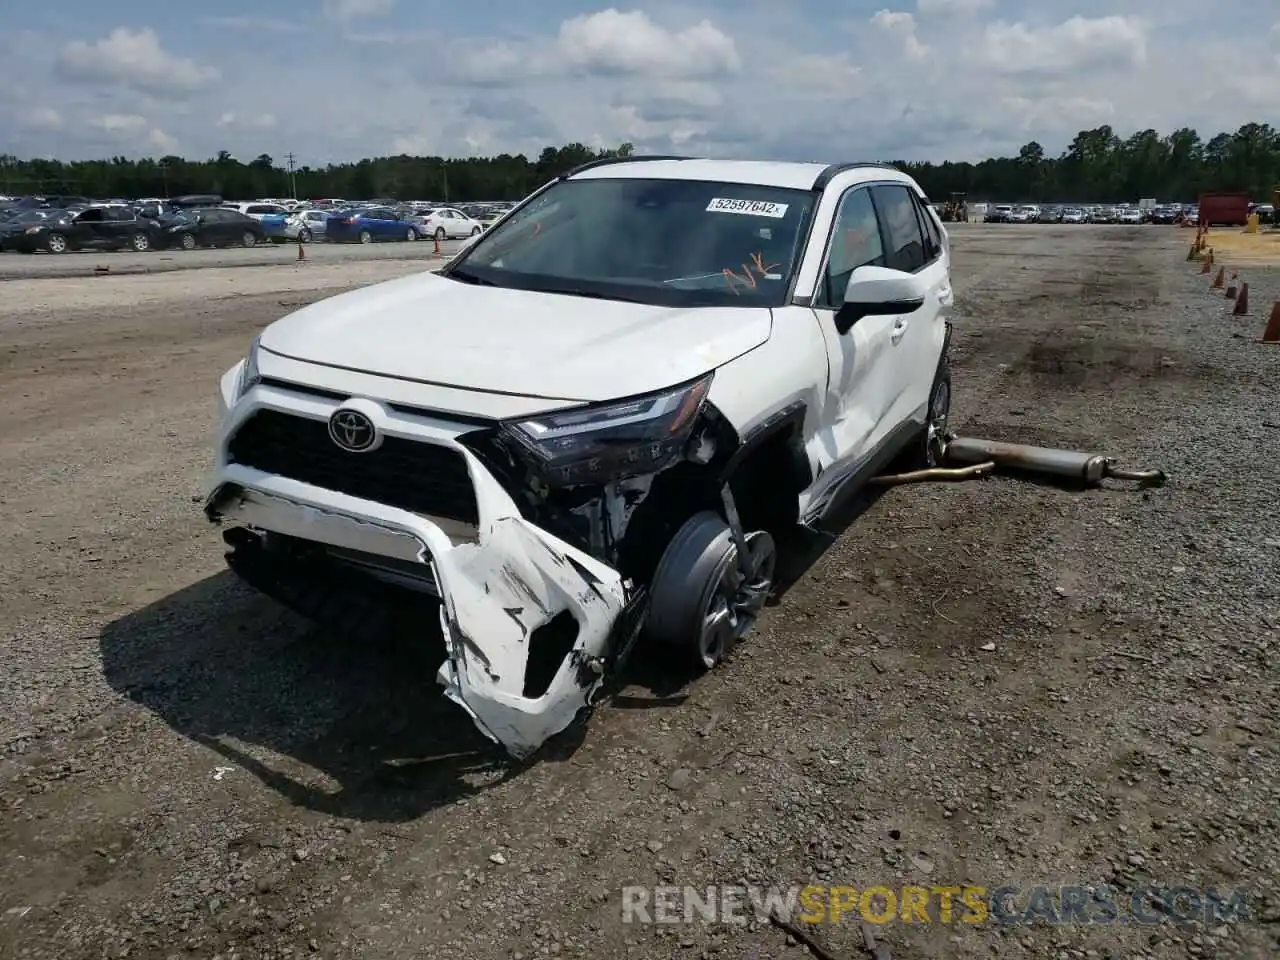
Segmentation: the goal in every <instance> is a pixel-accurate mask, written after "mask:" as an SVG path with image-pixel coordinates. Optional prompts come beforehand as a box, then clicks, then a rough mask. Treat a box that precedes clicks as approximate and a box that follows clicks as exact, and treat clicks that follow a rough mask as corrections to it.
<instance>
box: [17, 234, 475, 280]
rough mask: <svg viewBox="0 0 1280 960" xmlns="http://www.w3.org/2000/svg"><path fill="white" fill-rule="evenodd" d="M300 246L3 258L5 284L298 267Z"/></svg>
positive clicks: (315, 248)
mask: <svg viewBox="0 0 1280 960" xmlns="http://www.w3.org/2000/svg"><path fill="white" fill-rule="evenodd" d="M461 246H462V243H461V241H459V240H446V241H445V242H444V243H442V244H441V245H440V252H441V255H443V256H448V255H450V254H452V253H454V252H456V251H457V250H458V249H459V248H460V247H461ZM303 257H304V259H305V260H307V261H313V262H317V263H324V264H330V263H347V262H350V261H356V262H365V261H370V260H420V261H430V260H434V259H435V258H436V255H435V242H434V241H433V240H425V241H421V242H419V243H389V242H388V243H371V244H363V245H362V244H351V243H309V244H306V245H305V246H304V247H303ZM297 259H298V246H297V244H293V243H264V244H259V245H258V246H256V247H252V248H250V249H244V248H239V247H227V248H223V249H220V250H153V251H151V252H149V253H134V252H133V251H131V250H118V251H110V250H81V251H77V252H73V253H64V254H50V253H36V254H21V253H14V252H12V251H10V252H7V253H3V254H0V280H22V279H26V278H30V277H41V278H44V279H51V278H60V277H88V276H96V275H97V274H98V273H99V272H100V271H102V270H104V269H105V272H106V273H108V274H114V275H130V274H139V273H170V272H172V271H174V270H205V269H208V268H210V267H279V266H288V265H289V264H291V263H296V262H297Z"/></svg>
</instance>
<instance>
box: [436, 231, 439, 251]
mask: <svg viewBox="0 0 1280 960" xmlns="http://www.w3.org/2000/svg"><path fill="white" fill-rule="evenodd" d="M436 256H437V257H438V256H440V234H438V233H437V234H436Z"/></svg>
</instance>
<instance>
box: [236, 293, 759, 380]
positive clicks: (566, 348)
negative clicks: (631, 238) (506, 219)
mask: <svg viewBox="0 0 1280 960" xmlns="http://www.w3.org/2000/svg"><path fill="white" fill-rule="evenodd" d="M772 323H773V318H772V313H771V311H770V310H769V309H768V308H765V307H760V308H746V307H692V308H674V307H657V306H649V305H646V304H635V303H623V302H619V301H615V300H597V299H591V298H586V297H575V296H568V295H562V294H549V293H534V292H530V291H525V290H505V289H499V288H496V287H480V286H472V285H469V284H465V283H460V282H458V281H455V280H448V279H446V278H444V277H441V276H439V275H437V274H434V273H424V274H415V275H413V276H409V277H403V278H401V279H398V280H391V281H388V282H386V283H380V284H376V285H374V286H371V287H365V288H363V289H360V290H353V291H351V292H349V293H344V294H340V295H338V296H336V297H332V298H330V299H328V300H322V301H321V302H319V303H316V304H312V305H311V306H309V307H304V308H303V309H301V310H299V311H297V312H296V313H292V314H290V315H288V316H287V317H284V318H283V319H281V320H278V321H276V322H275V323H273V324H272V325H271V326H269V327H268V328H267V329H266V330H265V331H264V332H263V334H262V338H261V341H260V343H261V345H262V347H263V348H265V349H266V350H269V351H271V352H272V353H278V354H281V355H283V356H286V357H292V358H293V359H296V360H304V361H308V362H311V363H320V364H326V365H329V366H334V367H341V368H345V369H349V370H357V371H360V372H363V373H373V374H380V375H383V376H388V377H397V378H401V379H406V380H416V381H420V382H422V383H425V384H435V385H440V386H451V387H458V388H462V389H466V390H478V391H485V392H492V393H505V394H518V395H520V396H527V397H539V398H546V399H553V400H568V401H587V402H590V401H601V400H611V399H615V398H618V397H627V396H632V395H635V394H640V393H645V392H648V391H651V390H659V389H662V388H663V387H668V386H671V385H672V384H676V383H680V382H682V381H685V380H689V379H692V378H694V377H696V376H699V375H700V374H703V373H706V372H707V371H709V370H712V369H714V368H716V367H718V366H721V365H722V364H725V363H728V362H729V361H730V360H732V359H734V358H735V357H738V356H741V355H742V354H744V353H746V352H747V351H749V350H753V349H755V348H756V347H758V346H760V345H761V344H763V343H764V342H765V341H767V340H768V339H769V333H770V330H771V329H772Z"/></svg>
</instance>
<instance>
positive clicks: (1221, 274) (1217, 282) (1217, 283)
mask: <svg viewBox="0 0 1280 960" xmlns="http://www.w3.org/2000/svg"><path fill="white" fill-rule="evenodd" d="M1226 271H1227V268H1226V267H1219V268H1218V275H1217V276H1216V277H1214V278H1213V283H1211V284H1210V285H1209V289H1210V290H1221V289H1222V281H1223V280H1225V279H1226Z"/></svg>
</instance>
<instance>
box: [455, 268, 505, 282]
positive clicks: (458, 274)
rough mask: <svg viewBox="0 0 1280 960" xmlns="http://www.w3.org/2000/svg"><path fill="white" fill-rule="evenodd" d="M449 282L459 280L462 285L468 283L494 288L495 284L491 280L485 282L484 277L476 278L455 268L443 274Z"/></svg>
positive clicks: (472, 274)
mask: <svg viewBox="0 0 1280 960" xmlns="http://www.w3.org/2000/svg"><path fill="white" fill-rule="evenodd" d="M445 276H446V277H448V278H449V279H451V280H461V281H462V282H463V283H470V284H473V285H475V286H477V287H496V286H497V284H496V283H494V282H493V281H492V280H486V279H485V278H484V277H478V276H476V275H475V274H474V273H468V272H467V271H466V270H463V269H461V268H458V267H455V268H454V269H453V270H450V271H449V272H448V273H446V274H445Z"/></svg>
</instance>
